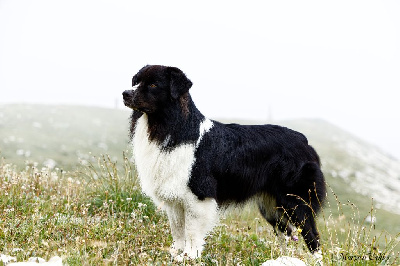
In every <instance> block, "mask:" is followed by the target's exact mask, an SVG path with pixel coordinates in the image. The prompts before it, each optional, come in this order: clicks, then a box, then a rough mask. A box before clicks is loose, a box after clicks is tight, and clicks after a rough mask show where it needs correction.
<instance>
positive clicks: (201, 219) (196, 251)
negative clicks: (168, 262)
mask: <svg viewBox="0 0 400 266" xmlns="http://www.w3.org/2000/svg"><path fill="white" fill-rule="evenodd" d="M184 206H185V212H184V213H185V247H184V250H183V253H182V254H181V255H179V256H178V257H177V258H176V260H178V261H182V260H183V259H184V258H185V256H186V257H187V258H188V259H196V258H199V257H200V256H201V252H202V251H203V245H204V242H205V241H204V238H205V237H206V235H207V233H209V232H210V231H211V230H212V229H213V227H214V226H215V225H216V223H217V222H218V205H217V203H216V201H215V200H214V199H210V198H208V199H205V200H198V199H197V198H195V199H193V200H190V201H189V202H185V205H184Z"/></svg>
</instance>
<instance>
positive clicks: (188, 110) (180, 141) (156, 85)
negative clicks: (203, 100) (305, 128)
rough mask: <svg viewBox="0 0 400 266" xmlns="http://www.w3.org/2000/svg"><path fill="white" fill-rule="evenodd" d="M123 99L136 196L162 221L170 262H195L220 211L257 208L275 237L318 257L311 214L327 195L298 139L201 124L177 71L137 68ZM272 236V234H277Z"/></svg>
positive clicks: (271, 130)
mask: <svg viewBox="0 0 400 266" xmlns="http://www.w3.org/2000/svg"><path fill="white" fill-rule="evenodd" d="M136 85H138V86H137V87H136V89H135V90H127V91H124V92H123V98H124V103H125V105H126V106H127V107H129V108H132V109H133V113H132V117H131V119H132V120H131V137H132V145H133V158H134V161H135V164H136V169H137V173H138V177H139V180H140V183H141V187H142V190H143V191H144V192H145V193H146V194H147V195H148V196H150V197H151V198H152V200H153V201H154V202H155V203H156V204H158V205H159V206H162V208H163V209H164V210H165V211H166V213H167V215H168V219H169V222H170V225H171V232H172V237H173V245H172V247H171V250H170V251H171V254H172V255H173V256H174V258H175V259H176V260H182V259H183V258H184V256H187V257H188V258H190V259H192V258H198V257H200V256H201V252H202V249H203V244H204V238H205V236H206V235H207V233H208V232H210V231H211V230H212V228H213V227H214V225H216V223H217V222H218V213H219V209H220V208H221V207H224V206H227V205H229V204H241V203H244V202H245V201H247V200H249V199H253V200H255V201H256V202H257V205H258V208H259V210H260V212H261V214H262V216H263V217H265V219H266V220H267V221H268V222H269V223H270V224H271V225H272V226H273V227H274V229H275V230H277V229H278V230H279V231H280V232H282V233H284V234H286V235H287V236H292V232H293V230H294V228H295V227H297V228H299V229H301V230H298V231H299V232H301V235H302V236H303V238H304V240H305V242H306V244H307V247H308V248H309V250H310V251H311V252H316V251H318V250H319V235H318V231H317V228H316V225H315V214H316V213H317V212H318V210H319V209H320V208H321V204H322V202H323V200H324V198H325V196H326V190H325V181H324V177H323V174H322V172H321V169H320V160H319V157H318V154H317V153H316V152H315V150H314V149H313V148H312V147H311V146H310V145H309V144H308V142H307V139H306V137H305V136H304V135H302V134H301V133H298V132H296V131H293V130H290V129H288V128H285V127H281V126H276V125H253V126H246V125H238V124H222V123H219V122H217V121H214V120H210V119H208V118H206V117H204V116H203V115H202V114H201V113H200V111H199V110H198V109H197V108H196V106H195V105H194V103H193V101H192V98H191V96H190V94H189V89H190V87H191V86H192V82H191V81H190V80H189V79H188V78H187V77H186V75H185V74H184V73H183V72H182V71H181V70H180V69H178V68H175V67H166V66H159V65H148V66H145V67H143V68H142V69H141V70H140V71H139V72H138V73H137V74H136V75H135V76H134V77H133V79H132V86H136ZM276 232H278V231H276Z"/></svg>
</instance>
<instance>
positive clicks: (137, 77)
mask: <svg viewBox="0 0 400 266" xmlns="http://www.w3.org/2000/svg"><path fill="white" fill-rule="evenodd" d="M149 67H150V66H149V65H145V66H144V67H142V68H141V69H140V70H139V72H138V73H137V74H136V75H134V76H133V78H132V87H133V86H135V85H137V84H139V83H140V79H141V78H140V76H141V74H142V73H143V72H144V71H145V70H146V69H147V68H149Z"/></svg>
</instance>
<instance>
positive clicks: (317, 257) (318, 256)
mask: <svg viewBox="0 0 400 266" xmlns="http://www.w3.org/2000/svg"><path fill="white" fill-rule="evenodd" d="M312 256H313V257H314V259H315V260H316V262H318V263H319V265H323V264H322V259H323V256H322V251H321V250H320V249H319V250H317V251H315V252H314V253H313V254H312Z"/></svg>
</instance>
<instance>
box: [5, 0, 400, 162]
mask: <svg viewBox="0 0 400 266" xmlns="http://www.w3.org/2000/svg"><path fill="white" fill-rule="evenodd" d="M399 14H400V2H398V1H395V0H393V1H366V0H361V1H350V0H345V1H340V0H335V1H298V0H297V1H251V0H250V1H215V0H213V1H203V0H202V1H188V0H186V1H117V0H113V1H111V0H110V1H101V0H86V1H85V0H79V1H74V0H69V1H56V0H35V1H29V0H0V91H1V96H0V103H20V102H24V103H51V104H59V103H68V104H85V105H86V104H90V105H98V106H106V107H113V106H115V102H116V100H118V101H119V106H120V107H121V108H123V107H122V101H121V93H122V91H123V90H125V89H129V88H130V86H131V78H132V76H133V75H134V74H135V73H136V72H137V71H138V70H139V69H140V68H141V67H142V66H144V65H146V64H163V65H170V66H176V67H179V68H180V69H182V70H183V71H184V72H185V73H186V74H187V76H188V77H189V78H190V79H191V80H192V82H193V83H194V85H193V87H192V89H191V93H192V96H193V98H194V100H195V102H196V105H197V106H198V107H199V109H200V110H201V111H203V113H204V114H205V115H206V116H209V117H212V118H241V119H256V120H260V119H261V120H266V119H267V118H269V117H272V118H273V119H274V120H281V119H292V118H321V119H325V120H327V121H329V122H331V123H333V124H336V125H338V126H339V127H342V128H343V129H346V130H348V131H350V132H352V133H354V134H356V135H357V136H359V137H361V138H362V139H364V140H367V141H369V142H371V143H374V144H376V145H378V146H380V147H381V148H383V149H384V150H386V151H388V152H389V153H391V154H392V155H394V156H396V157H398V158H400V139H399V136H400V126H399V122H400V104H399V101H400V97H399V89H400V16H399Z"/></svg>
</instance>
